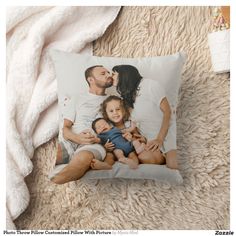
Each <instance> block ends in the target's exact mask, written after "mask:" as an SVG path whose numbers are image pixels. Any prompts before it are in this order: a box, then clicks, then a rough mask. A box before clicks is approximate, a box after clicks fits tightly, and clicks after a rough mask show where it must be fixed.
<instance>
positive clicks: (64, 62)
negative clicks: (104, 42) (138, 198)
mask: <svg viewBox="0 0 236 236" xmlns="http://www.w3.org/2000/svg"><path fill="white" fill-rule="evenodd" d="M50 54H51V57H52V59H53V62H54V65H55V70H56V77H57V81H58V103H59V113H60V117H62V115H61V112H62V109H63V100H64V98H65V97H73V98H75V99H76V98H77V97H78V96H79V94H83V93H87V92H88V84H87V82H86V80H85V75H84V72H85V70H86V69H87V68H89V67H91V66H94V65H102V66H104V67H105V68H107V69H108V70H111V69H112V68H113V67H114V66H115V65H121V64H126V65H133V66H135V67H136V68H137V69H138V71H139V73H140V74H141V76H142V77H143V78H144V79H151V80H157V81H158V83H159V84H160V85H161V86H162V87H163V88H164V90H165V93H166V96H167V98H168V101H169V103H170V105H171V107H172V109H175V107H176V105H177V102H178V90H179V86H180V80H181V72H182V67H183V64H184V62H185V60H186V55H185V54H184V53H182V52H178V53H176V54H173V55H168V56H159V57H146V58H114V57H97V56H89V55H79V54H75V53H68V52H62V51H58V50H51V52H50ZM107 93H108V94H114V93H115V88H111V89H108V90H107ZM61 123H62V120H61ZM174 123H175V120H174ZM117 166H118V168H115V167H113V169H114V168H115V169H114V170H113V172H114V171H115V172H114V173H116V174H114V173H113V172H111V171H105V170H102V171H100V170H99V171H98V170H95V171H92V172H93V174H92V173H91V174H89V173H88V174H86V176H87V177H86V178H89V177H91V178H93V179H94V178H96V176H97V178H136V179H139V178H142V179H155V180H160V181H166V182H171V183H176V184H180V183H182V181H183V180H182V177H181V175H180V173H179V171H176V170H175V171H173V170H170V169H168V168H163V167H161V166H158V165H156V166H155V165H154V166H153V165H149V164H146V165H144V166H147V167H142V168H141V165H140V166H139V168H138V169H137V170H135V173H136V174H135V175H133V174H131V172H132V173H134V170H132V171H131V172H129V174H127V170H124V168H121V167H122V165H116V167H117ZM142 166H143V165H142ZM148 166H149V167H150V168H151V170H152V171H148V170H149V169H148ZM155 168H156V173H157V174H156V176H155V171H153V170H155ZM160 168H161V170H162V171H161V172H159V169H160ZM57 169H60V167H57ZM144 170H145V171H144ZM54 172H55V173H56V172H57V171H54ZM54 172H53V173H54ZM89 172H90V171H89ZM53 173H51V175H50V178H52V177H53V176H54V174H53ZM96 173H97V174H96ZM99 173H100V174H99ZM101 173H102V175H101ZM106 173H107V174H106ZM119 173H120V174H119ZM125 173H126V174H125ZM160 173H161V175H162V174H163V173H165V174H163V178H160ZM166 175H168V176H169V177H168V178H166Z"/></svg>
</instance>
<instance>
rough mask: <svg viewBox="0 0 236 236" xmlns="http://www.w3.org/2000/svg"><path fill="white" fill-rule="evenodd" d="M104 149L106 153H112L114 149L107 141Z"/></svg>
mask: <svg viewBox="0 0 236 236" xmlns="http://www.w3.org/2000/svg"><path fill="white" fill-rule="evenodd" d="M104 147H105V149H106V150H107V151H108V152H112V151H113V150H114V149H115V145H114V144H113V143H112V142H109V139H108V140H107V142H106V143H105V144H104Z"/></svg>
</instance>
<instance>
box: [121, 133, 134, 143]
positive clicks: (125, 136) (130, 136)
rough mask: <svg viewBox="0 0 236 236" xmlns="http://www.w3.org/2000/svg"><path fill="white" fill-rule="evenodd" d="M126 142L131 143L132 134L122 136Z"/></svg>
mask: <svg viewBox="0 0 236 236" xmlns="http://www.w3.org/2000/svg"><path fill="white" fill-rule="evenodd" d="M122 136H123V137H124V138H125V139H126V140H128V141H129V142H130V141H132V137H133V136H132V134H131V133H130V132H126V133H124V134H123V135H122Z"/></svg>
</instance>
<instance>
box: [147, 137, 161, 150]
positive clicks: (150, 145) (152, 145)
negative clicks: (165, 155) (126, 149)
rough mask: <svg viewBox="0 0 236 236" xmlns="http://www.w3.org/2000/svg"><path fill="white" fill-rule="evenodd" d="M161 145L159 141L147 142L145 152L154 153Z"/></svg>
mask: <svg viewBox="0 0 236 236" xmlns="http://www.w3.org/2000/svg"><path fill="white" fill-rule="evenodd" d="M162 145H163V141H162V140H161V139H153V140H150V141H148V142H147V145H146V150H147V151H152V152H154V151H156V150H160V148H161V147H162Z"/></svg>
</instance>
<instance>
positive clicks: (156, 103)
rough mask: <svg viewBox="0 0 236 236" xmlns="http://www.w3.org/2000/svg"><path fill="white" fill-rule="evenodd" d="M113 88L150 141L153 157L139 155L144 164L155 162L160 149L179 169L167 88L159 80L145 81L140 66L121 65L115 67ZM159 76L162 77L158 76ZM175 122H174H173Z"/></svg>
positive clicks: (172, 164)
mask: <svg viewBox="0 0 236 236" xmlns="http://www.w3.org/2000/svg"><path fill="white" fill-rule="evenodd" d="M112 70H113V86H115V87H116V90H117V92H118V93H119V94H120V96H121V97H122V98H123V100H124V102H125V104H126V105H127V106H128V107H129V109H130V112H131V114H132V120H134V121H135V122H136V123H137V124H138V126H139V129H140V131H141V134H142V135H143V136H145V137H146V138H147V144H146V149H147V150H149V151H151V152H150V154H149V155H143V156H139V160H140V162H141V163H144V164H145V163H147V164H149V163H155V158H154V156H153V155H152V154H151V153H152V152H155V151H156V150H160V151H161V152H162V153H163V154H164V155H165V158H166V165H167V167H169V168H171V169H178V163H177V150H176V149H177V148H176V123H175V122H172V119H171V116H172V115H174V113H173V112H172V111H171V109H170V105H169V102H168V100H167V98H166V95H165V91H164V89H163V88H162V87H161V86H160V84H159V83H158V82H157V81H154V80H150V79H143V77H142V76H141V75H140V73H139V71H138V70H137V68H136V67H134V66H131V65H118V66H115V67H113V69H112ZM157 76H158V75H157ZM173 121H174V119H173Z"/></svg>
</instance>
